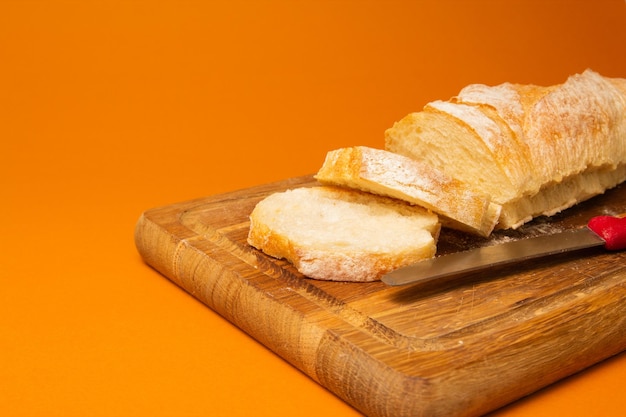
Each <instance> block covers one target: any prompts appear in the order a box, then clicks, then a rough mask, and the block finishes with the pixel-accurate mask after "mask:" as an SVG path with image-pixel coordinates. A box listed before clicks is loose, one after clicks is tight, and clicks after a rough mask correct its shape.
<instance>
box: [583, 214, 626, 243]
mask: <svg viewBox="0 0 626 417" xmlns="http://www.w3.org/2000/svg"><path fill="white" fill-rule="evenodd" d="M625 215H626V213H624V214H621V215H619V216H616V217H614V216H597V217H594V218H592V219H591V220H589V223H588V224H587V227H589V228H590V229H591V230H593V231H594V233H596V234H597V235H598V236H600V237H601V238H602V239H603V240H604V242H605V244H604V247H605V248H607V249H608V250H620V249H626V217H624V216H625Z"/></svg>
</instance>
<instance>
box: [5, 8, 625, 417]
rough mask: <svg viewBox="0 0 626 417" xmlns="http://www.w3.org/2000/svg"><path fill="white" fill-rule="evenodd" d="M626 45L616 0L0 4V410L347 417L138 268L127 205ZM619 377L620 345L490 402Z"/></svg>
mask: <svg viewBox="0 0 626 417" xmlns="http://www.w3.org/2000/svg"><path fill="white" fill-rule="evenodd" d="M625 52H626V3H625V2H624V0H598V1H583V0H558V1H557V0H554V1H539V0H530V1H518V0H515V1H499V0H493V1H485V0H482V1H461V0H459V1H417V0H416V1H408V0H407V1H397V0H396V1H394V0H391V1H382V0H381V1H368V0H362V1H361V0H359V1H353V0H336V1H330V0H326V1H324V0H318V1H312V0H307V1H305V0H302V1H278V0H271V1H270V0H267V1H252V0H249V1H241V0H228V1H226V0H225V1H211V0H207V1H190V0H187V1H185V0H181V1H173V0H172V1H156V0H152V1H140V0H135V1H133V0H128V1H114V0H112V1H104V0H102V1H87V0H85V1H80V0H76V1H36V0H1V1H0V137H1V138H2V147H1V149H2V150H1V151H0V158H1V161H0V162H1V163H0V181H1V184H0V185H1V187H0V193H1V194H0V196H1V197H0V198H1V201H2V204H1V205H0V215H1V218H2V219H4V220H3V222H2V226H1V234H0V236H1V239H0V245H1V247H0V273H1V274H0V279H1V284H2V285H1V286H0V415H2V416H79V415H80V416H192V415H193V416H196V415H215V416H219V415H228V416H249V415H255V416H296V415H297V416H320V415H332V416H336V415H342V416H351V415H358V413H357V412H356V411H355V410H353V409H352V408H351V407H350V406H348V405H347V404H345V403H343V402H342V401H341V400H339V399H337V398H336V397H335V396H334V395H332V394H331V393H329V392H327V391H326V390H325V389H323V388H322V387H320V386H318V385H317V384H316V383H314V382H313V381H312V380H310V379H309V378H308V377H306V376H305V375H303V374H301V373H300V372H299V371H297V370H296V369H294V368H293V367H291V366H290V365H289V364H287V363H285V362H284V361H283V360H282V359H280V358H279V357H277V356H275V355H274V354H273V353H272V352H270V351H268V350H267V349H265V348H264V347H263V346H261V345H260V344H258V343H257V342H255V341H254V340H253V339H251V338H250V337H248V336H247V335H246V334H244V333H243V332H241V331H239V330H238V329H237V328H235V327H234V326H232V325H231V324H230V323H228V322H226V321H225V320H223V319H222V318H221V317H219V316H218V315H217V314H215V313H214V312H212V311H211V310H209V309H208V308H206V307H204V306H203V305H201V304H200V303H198V302H196V301H195V300H194V299H192V298H191V297H190V296H188V295H186V294H185V293H184V292H183V291H181V290H179V289H178V288H177V287H175V286H174V285H173V284H171V283H170V282H169V281H168V280H166V279H165V278H163V277H162V276H160V275H159V274H157V273H156V272H154V271H153V270H152V269H150V268H149V267H147V266H146V265H145V264H143V263H142V261H141V260H140V258H139V256H138V254H137V252H136V250H135V247H134V243H133V229H134V225H135V222H136V220H137V219H138V217H139V215H140V213H141V212H142V211H144V210H146V209H148V208H152V207H155V206H162V205H167V204H171V203H176V202H179V201H184V200H188V199H192V198H196V197H202V196H206V195H211V194H216V193H220V192H226V191H230V190H234V189H240V188H246V187H250V186H254V185H259V184H262V183H266V182H270V181H274V180H281V179H285V178H288V177H293V176H299V175H304V174H311V173H314V172H315V171H317V169H318V168H319V166H320V164H321V162H322V160H323V157H324V155H325V154H326V152H327V151H329V150H331V149H335V148H339V147H342V146H348V145H370V146H374V147H382V145H383V140H382V138H383V132H384V130H385V129H386V128H387V127H389V126H391V124H392V123H393V122H394V121H395V120H398V119H399V118H401V117H403V116H404V115H405V114H406V113H408V112H410V111H414V110H419V109H421V107H422V106H423V105H424V104H425V103H426V102H428V101H431V100H435V99H447V98H449V97H450V96H452V95H454V94H456V92H458V90H459V89H460V88H461V87H463V86H465V85H466V84H469V83H486V84H496V83H500V82H504V81H512V82H519V83H535V84H554V83H560V82H562V81H564V80H565V78H566V77H567V76H568V75H570V74H572V73H576V72H581V71H583V70H584V69H585V68H592V69H594V70H596V71H598V72H600V73H601V74H603V75H606V76H612V77H626V53H625ZM625 380H626V356H625V355H624V354H622V355H619V356H617V357H615V358H613V359H610V360H608V361H606V362H604V363H602V364H600V365H598V366H595V367H592V368H591V369H589V370H588V371H586V372H583V373H581V374H579V375H576V376H574V377H572V378H569V379H567V380H565V381H563V382H561V383H558V384H556V385H554V386H552V387H550V388H547V389H545V390H542V391H541V392H539V393H537V394H535V395H533V396H531V397H530V398H528V399H525V400H522V401H520V402H517V403H515V404H513V405H511V406H509V407H507V408H505V409H504V410H502V411H500V413H499V414H498V415H500V416H528V415H532V416H535V417H540V416H554V415H567V416H570V417H571V416H585V417H591V416H595V415H598V416H600V415H601V416H608V415H624V414H625V413H626V396H624V394H623V393H624V381H625Z"/></svg>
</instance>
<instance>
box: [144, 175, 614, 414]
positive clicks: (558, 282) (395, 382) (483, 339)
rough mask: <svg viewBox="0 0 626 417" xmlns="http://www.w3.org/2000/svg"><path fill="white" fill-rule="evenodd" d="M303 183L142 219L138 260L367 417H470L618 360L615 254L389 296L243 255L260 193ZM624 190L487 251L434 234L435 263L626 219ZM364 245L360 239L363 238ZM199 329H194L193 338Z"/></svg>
mask: <svg viewBox="0 0 626 417" xmlns="http://www.w3.org/2000/svg"><path fill="white" fill-rule="evenodd" d="M314 184H316V182H315V181H314V180H313V179H312V177H311V176H305V177H299V178H292V179H288V180H285V181H281V182H278V183H271V184H265V185H260V186H257V187H253V188H249V189H244V190H239V191H233V192H229V193H226V194H220V195H215V196H209V197H206V198H200V199H197V200H193V201H188V202H183V203H178V204H174V205H170V206H166V207H160V208H155V209H152V210H148V211H146V212H144V213H143V214H142V216H141V217H140V219H139V221H138V223H137V227H136V232H135V241H136V245H137V248H138V250H139V252H140V253H141V255H142V257H143V259H144V260H145V262H147V263H148V264H149V265H151V266H152V267H154V268H155V269H156V270H158V271H160V272H161V273H162V274H163V275H165V276H166V277H168V278H169V279H171V280H172V281H173V282H175V283H176V284H178V285H179V286H180V287H182V288H183V289H185V290H186V291H188V292H189V293H190V294H192V295H193V296H195V297H196V298H197V299H198V300H200V301H201V302H202V303H204V304H206V305H207V306H209V307H210V308H212V309H213V310H215V311H217V312H218V313H219V314H221V315H223V316H224V317H225V318H227V319H228V320H230V321H231V322H232V323H234V324H235V325H237V326H238V327H240V328H241V329H242V330H243V331H245V332H247V333H248V334H250V335H251V336H253V337H254V338H255V339H257V340H258V341H259V342H261V343H263V344H264V345H266V346H267V347H268V348H270V349H271V350H273V351H274V352H275V353H276V354H278V355H280V356H281V357H283V358H284V359H286V360H287V361H289V362H290V363H291V364H293V365H294V366H296V367H297V368H299V369H300V370H302V371H303V372H305V373H306V374H307V375H309V376H310V377H311V378H312V379H314V380H315V381H317V382H318V383H320V384H321V385H323V386H324V387H326V388H327V389H329V390H330V391H332V392H333V393H335V394H336V395H337V396H339V397H340V398H342V399H343V400H344V401H346V402H348V403H349V404H351V405H352V406H354V407H355V408H356V409H358V410H359V411H361V412H363V413H364V414H366V415H371V416H413V415H427V416H449V415H461V416H477V415H481V414H484V413H486V412H489V411H492V410H495V409H497V408H499V407H501V406H503V405H506V404H508V403H510V402H512V401H514V400H516V399H519V398H521V397H523V396H525V395H528V394H531V393H532V392H534V391H536V390H538V389H540V388H542V387H544V386H547V385H549V384H551V383H553V382H555V381H557V380H559V379H561V378H564V377H566V376H568V375H571V374H573V373H575V372H577V371H579V370H581V369H584V368H586V367H588V366H590V365H592V364H594V363H596V362H598V361H600V360H602V359H605V358H607V357H610V356H612V355H615V354H617V353H619V352H621V351H623V350H624V349H626V337H625V334H626V305H625V304H624V303H623V301H622V300H623V299H624V297H625V296H626V266H625V265H626V263H625V262H626V252H606V251H604V250H603V249H598V248H595V249H592V250H585V251H581V252H577V253H572V254H567V255H559V256H553V257H551V258H547V259H542V260H535V261H532V262H529V263H527V264H520V265H515V266H510V267H506V268H501V269H498V270H491V271H489V272H488V273H473V274H468V275H467V276H463V277H460V278H455V279H454V280H450V281H448V282H445V283H439V284H429V285H414V286H408V287H388V286H386V285H385V284H383V283H381V282H373V283H338V282H324V281H316V280H311V279H308V278H305V277H303V276H301V275H300V274H299V273H298V272H297V271H295V269H294V268H293V267H292V266H291V265H289V264H288V263H286V262H285V261H282V260H277V259H273V258H270V257H268V256H266V255H264V254H262V253H261V252H259V251H257V250H256V249H254V248H252V247H250V246H248V245H247V244H246V236H247V232H248V226H249V223H248V215H249V214H250V212H251V211H252V209H253V207H254V206H255V204H256V203H257V202H258V201H260V200H261V199H262V198H263V197H265V196H266V195H268V194H270V193H272V192H276V191H282V190H285V189H288V188H294V187H300V186H311V185H314ZM624 192H625V188H624V185H622V186H620V187H617V188H615V189H613V190H610V191H608V192H607V193H606V194H604V195H602V196H598V197H595V198H593V199H591V200H589V201H587V202H585V203H582V204H579V205H578V206H576V207H575V208H572V209H570V210H567V211H566V212H564V213H562V214H560V215H557V216H554V217H552V218H549V219H547V218H539V219H536V220H535V221H533V222H531V223H529V224H527V225H526V226H524V227H523V228H521V229H519V230H517V231H509V232H497V233H495V234H494V235H493V236H492V237H491V238H489V239H482V238H478V237H470V236H468V235H465V234H463V233H459V232H454V231H450V230H443V231H442V233H441V237H440V242H439V253H441V254H443V253H451V252H455V251H459V250H465V249H469V248H472V247H478V246H482V245H490V244H497V243H500V242H504V241H507V240H515V239H522V238H525V237H529V236H534V235H539V234H546V233H554V232H558V231H561V230H566V229H569V228H574V227H578V226H581V225H584V224H585V223H586V221H587V220H588V219H589V218H590V217H592V216H594V215H599V214H612V215H615V214H618V213H622V212H625V211H626V198H625V196H624ZM375 238H376V237H375V236H372V239H375ZM198 331H200V332H201V331H203V329H198Z"/></svg>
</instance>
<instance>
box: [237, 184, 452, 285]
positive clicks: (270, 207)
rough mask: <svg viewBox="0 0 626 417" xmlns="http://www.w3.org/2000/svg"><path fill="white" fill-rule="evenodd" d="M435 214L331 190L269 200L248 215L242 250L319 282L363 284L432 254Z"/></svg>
mask: <svg viewBox="0 0 626 417" xmlns="http://www.w3.org/2000/svg"><path fill="white" fill-rule="evenodd" d="M439 230H440V224H439V220H438V217H437V215H435V214H434V213H431V212H429V211H428V210H426V209H424V208H421V207H416V206H411V205H409V204H406V203H404V202H400V201H396V200H393V199H390V198H386V197H382V196H376V195H373V194H369V193H364V192H360V191H357V190H349V189H342V188H338V187H331V186H320V187H311V188H298V189H293V190H288V191H285V192H282V193H275V194H272V195H270V196H268V197H267V198H265V199H264V200H262V201H261V202H259V203H258V204H257V206H256V207H255V209H254V210H253V212H252V213H251V215H250V230H249V234H248V243H249V244H250V245H252V246H254V247H256V248H257V249H260V250H262V251H263V252H265V253H266V254H268V255H270V256H273V257H276V258H284V259H286V260H288V261H289V262H291V263H292V264H293V265H294V266H295V267H296V269H297V270H298V271H299V272H300V273H302V274H303V275H305V276H307V277H309V278H314V279H320V280H331V281H351V282H367V281H375V280H378V279H380V277H382V275H384V274H385V273H387V272H389V271H391V270H393V269H396V268H399V267H401V266H405V265H408V264H411V263H414V262H417V261H419V260H422V259H426V258H431V257H433V256H434V255H435V252H436V243H437V238H438V236H439Z"/></svg>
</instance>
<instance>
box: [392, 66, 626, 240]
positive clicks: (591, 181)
mask: <svg viewBox="0 0 626 417" xmlns="http://www.w3.org/2000/svg"><path fill="white" fill-rule="evenodd" d="M625 86H626V80H624V79H619V78H615V79H611V78H606V77H602V76H601V75H599V74H597V73H595V72H593V71H591V70H586V71H585V72H584V73H582V74H577V75H573V76H571V77H569V78H568V80H567V81H566V82H565V83H563V84H560V85H554V86H548V87H542V86H535V85H519V84H511V83H504V84H501V85H498V86H494V87H489V86H485V85H480V84H473V85H469V86H467V87H466V88H464V89H463V90H461V92H460V93H459V94H458V96H456V97H454V98H452V99H451V100H449V101H448V102H440V101H438V102H433V103H429V104H428V105H427V106H426V107H425V108H424V110H423V111H421V112H417V113H413V114H410V115H408V116H406V117H405V118H403V119H402V120H400V121H399V122H397V123H396V124H395V125H394V126H393V127H392V128H390V129H388V130H387V131H386V133H385V149H387V150H389V151H392V152H397V153H400V154H402V155H406V156H409V157H411V158H415V159H420V160H422V161H424V162H425V163H428V164H431V165H432V166H433V167H434V168H436V169H442V170H444V171H445V172H447V173H448V174H449V175H450V176H452V177H455V178H458V179H459V180H461V181H464V182H467V183H470V184H472V185H473V186H474V187H475V188H476V189H477V190H479V191H482V192H485V193H488V194H490V195H491V197H492V199H493V201H494V202H496V203H498V204H501V205H502V211H501V214H500V220H499V222H498V225H497V226H496V228H499V229H503V228H504V229H507V228H517V227H519V226H520V225H522V224H524V223H525V222H527V221H529V220H531V219H532V218H534V217H536V216H539V215H552V214H555V213H557V212H559V211H561V210H563V209H564V208H567V207H571V206H572V205H574V204H576V203H578V202H580V201H583V200H586V199H588V198H590V197H592V196H594V195H597V194H600V193H603V192H604V191H605V190H606V189H608V188H611V187H614V186H615V185H617V184H619V183H621V182H623V181H624V180H626V176H625V175H624V173H623V170H624V169H623V165H624V164H626V87H625Z"/></svg>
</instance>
